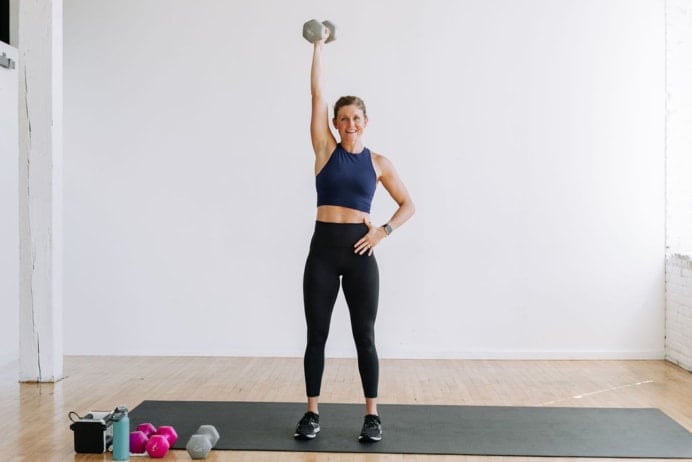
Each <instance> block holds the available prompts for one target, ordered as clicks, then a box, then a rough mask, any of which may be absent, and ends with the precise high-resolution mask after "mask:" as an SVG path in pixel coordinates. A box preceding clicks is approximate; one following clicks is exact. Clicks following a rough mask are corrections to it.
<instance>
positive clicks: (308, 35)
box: [303, 19, 336, 43]
mask: <svg viewBox="0 0 692 462" xmlns="http://www.w3.org/2000/svg"><path fill="white" fill-rule="evenodd" d="M325 27H326V28H327V29H329V37H327V40H326V41H325V43H329V42H333V41H334V40H336V26H335V25H334V23H333V22H331V21H322V22H319V21H318V20H317V19H311V20H309V21H308V22H306V23H305V24H303V37H305V40H307V41H308V42H310V43H315V42H317V41H319V40H322V39H323V38H324V28H325Z"/></svg>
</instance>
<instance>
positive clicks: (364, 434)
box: [358, 414, 382, 443]
mask: <svg viewBox="0 0 692 462" xmlns="http://www.w3.org/2000/svg"><path fill="white" fill-rule="evenodd" d="M381 439H382V423H381V422H380V418H379V416H376V415H373V414H368V415H366V416H365V421H364V422H363V429H362V430H361V431H360V436H359V437H358V441H360V442H361V443H376V442H378V441H380V440H381Z"/></svg>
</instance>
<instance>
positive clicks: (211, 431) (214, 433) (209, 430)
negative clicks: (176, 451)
mask: <svg viewBox="0 0 692 462" xmlns="http://www.w3.org/2000/svg"><path fill="white" fill-rule="evenodd" d="M195 434H198V435H207V436H208V437H209V442H210V443H211V447H212V448H213V447H214V446H216V443H218V442H219V438H220V436H219V432H218V430H216V427H214V426H213V425H200V427H199V428H198V429H197V431H196V432H195Z"/></svg>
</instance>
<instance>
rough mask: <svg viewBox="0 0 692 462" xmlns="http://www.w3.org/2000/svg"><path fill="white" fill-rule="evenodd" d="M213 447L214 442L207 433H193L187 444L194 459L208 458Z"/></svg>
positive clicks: (188, 451)
mask: <svg viewBox="0 0 692 462" xmlns="http://www.w3.org/2000/svg"><path fill="white" fill-rule="evenodd" d="M211 448H212V444H211V441H210V439H209V435H206V434H204V435H203V434H194V435H192V436H191V437H190V439H189V440H188V441H187V444H186V445H185V449H187V453H188V454H190V457H191V458H193V459H206V458H207V455H208V454H209V451H211Z"/></svg>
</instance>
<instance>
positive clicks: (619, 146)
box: [64, 0, 665, 358]
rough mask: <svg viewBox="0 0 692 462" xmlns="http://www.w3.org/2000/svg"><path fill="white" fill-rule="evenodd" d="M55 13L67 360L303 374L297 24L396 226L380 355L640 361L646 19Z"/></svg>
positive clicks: (565, 11) (538, 6)
mask: <svg viewBox="0 0 692 462" xmlns="http://www.w3.org/2000/svg"><path fill="white" fill-rule="evenodd" d="M64 16H65V27H64V31H65V53H64V59H65V151H64V155H65V225H64V230H65V272H64V278H65V305H64V306H65V308H64V309H65V353H66V354H175V355H178V354H191V355H192V354H201V355H287V356H299V355H301V354H302V350H303V346H304V336H305V327H304V320H303V314H302V294H301V278H302V270H303V264H304V261H305V256H306V253H307V247H308V242H309V238H310V233H311V230H312V226H313V221H314V202H315V193H314V186H313V181H314V180H313V177H312V154H311V149H310V142H309V137H308V118H309V85H308V73H309V64H310V57H311V48H310V45H309V44H307V42H305V41H304V39H303V38H302V37H301V36H300V30H301V26H302V23H303V22H304V21H305V20H307V19H309V18H312V17H315V18H319V19H327V18H329V19H331V20H333V21H334V22H335V23H336V24H337V26H338V37H339V38H338V40H337V41H336V42H334V43H333V44H330V45H329V46H328V47H327V55H326V74H327V82H328V87H329V88H328V93H329V95H330V98H331V100H332V101H333V100H335V99H336V98H337V97H338V96H340V95H342V94H357V95H359V96H362V97H363V98H364V99H365V101H366V103H367V104H368V112H369V115H370V126H369V128H368V134H367V139H366V143H367V144H368V145H369V146H370V147H372V148H373V149H374V150H375V151H378V152H381V153H384V154H385V155H387V156H389V157H390V158H391V159H392V160H393V161H394V163H395V165H396V167H397V169H398V170H399V172H400V174H401V176H402V177H403V179H404V180H405V182H406V184H407V186H408V188H409V189H410V191H411V193H412V195H413V198H414V199H415V201H416V204H417V206H418V212H417V214H416V215H415V217H414V218H413V219H412V221H411V222H409V223H408V224H407V225H406V226H405V227H403V228H401V229H400V230H398V231H397V232H396V234H394V235H393V236H392V237H391V238H390V239H387V241H386V242H385V243H384V244H383V245H382V246H381V247H380V248H378V252H377V255H378V261H379V263H380V270H381V278H382V281H381V282H382V283H381V286H382V293H381V304H380V313H379V317H378V344H379V351H380V354H381V356H382V357H413V358H415V357H461V358H467V357H468V358H475V357H483V358H506V357H508V358H662V357H663V326H664V319H663V313H664V255H665V250H664V216H665V210H664V209H665V207H664V194H665V193H664V191H665V188H664V179H665V174H664V148H665V144H664V140H665V126H664V117H665V111H664V110H665V107H664V89H665V80H664V79H665V75H664V69H665V66H664V56H665V45H664V3H663V1H662V0H639V1H633V0H587V1H583V0H557V1H556V0H523V1H520V2H517V1H513V0H493V1H486V0H483V1H481V0H478V1H452V0H430V1H427V2H424V3H419V4H413V3H402V2H396V1H393V0H391V1H376V2H369V1H365V0H355V1H353V2H349V3H348V4H344V3H341V2H324V1H320V2H317V1H309V0H298V1H296V2H290V4H289V3H286V2H281V1H278V0H271V1H261V2H251V1H237V2H224V1H221V0H218V1H211V0H209V1H203V2H195V3H194V4H193V3H190V2H185V1H181V0H166V1H164V0H146V1H141V0H127V1H119V2H110V1H105V0H96V1H95V0H88V1H86V0H82V1H80V0H66V1H65V4H64ZM393 210H394V207H393V203H392V202H391V201H389V200H388V199H387V197H385V194H384V192H383V191H382V190H380V191H379V193H378V196H377V198H376V202H375V205H374V209H373V220H374V221H375V222H384V221H385V220H386V219H387V218H388V217H389V215H390V214H391V213H392V212H393ZM345 311H346V310H345V306H344V303H343V299H340V300H339V302H338V305H337V309H336V312H335V315H334V318H333V325H332V326H333V327H332V334H331V338H330V341H329V343H328V354H329V355H330V356H352V355H353V354H354V348H353V346H352V341H351V339H350V333H349V327H348V321H347V315H346V313H345Z"/></svg>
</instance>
